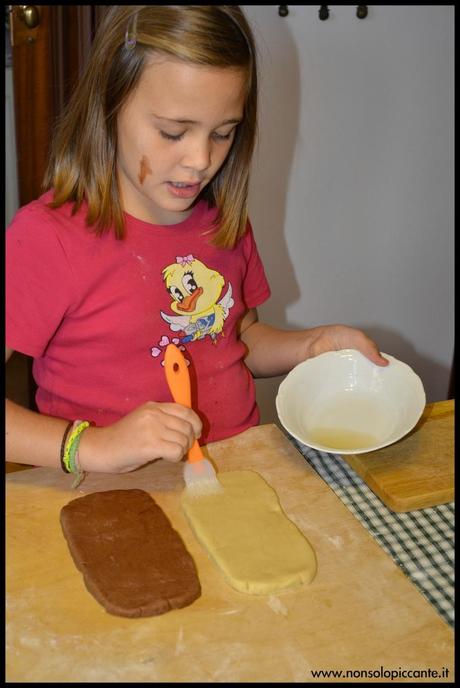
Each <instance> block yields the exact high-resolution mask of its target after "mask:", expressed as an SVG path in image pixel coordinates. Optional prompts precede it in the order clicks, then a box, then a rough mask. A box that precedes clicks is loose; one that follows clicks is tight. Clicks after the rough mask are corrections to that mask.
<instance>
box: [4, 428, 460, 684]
mask: <svg viewBox="0 0 460 688" xmlns="http://www.w3.org/2000/svg"><path fill="white" fill-rule="evenodd" d="M205 453H207V454H208V456H209V457H210V458H211V459H213V460H214V462H215V464H216V465H217V467H218V470H220V471H228V470H234V469H241V468H250V469H253V470H255V471H257V472H258V473H260V475H262V476H263V477H264V478H265V480H267V482H269V483H270V485H272V487H273V488H274V489H275V490H276V492H277V493H278V496H279V499H280V502H281V504H282V506H283V508H284V510H285V512H286V513H287V515H288V516H289V517H290V518H291V520H292V521H294V522H295V523H296V524H297V526H298V527H299V528H300V529H301V530H302V531H303V532H304V534H305V535H306V537H307V538H308V540H309V541H310V542H311V544H312V545H313V547H314V549H315V550H316V554H317V558H318V573H317V576H316V578H315V579H314V581H313V582H312V583H311V584H310V585H306V586H303V587H302V588H300V589H297V590H294V591H291V592H285V593H284V594H279V595H270V596H253V595H246V594H244V593H239V592H237V591H235V590H233V588H231V587H230V586H229V585H228V584H227V583H226V582H225V580H224V579H223V577H222V575H221V574H220V572H219V570H218V569H217V568H216V567H215V565H214V564H213V563H212V562H211V560H210V559H209V558H208V556H207V554H206V553H205V552H204V551H203V550H202V549H201V546H200V545H199V543H198V542H197V541H196V539H195V537H194V535H193V533H192V531H191V529H190V527H189V525H188V523H187V521H186V520H185V517H184V515H183V513H182V511H181V508H180V502H179V499H180V494H181V491H182V489H183V478H182V465H181V464H170V463H167V462H164V461H157V462H155V463H153V464H151V465H149V466H145V467H144V468H142V469H140V470H138V471H135V472H133V473H127V474H124V475H102V474H91V475H88V476H87V478H86V480H85V481H84V483H83V484H82V485H81V486H80V487H79V488H78V489H77V490H75V491H71V490H70V483H71V478H70V476H66V475H64V474H63V473H61V472H60V471H58V470H53V469H49V468H35V469H31V470H29V471H21V472H18V473H10V474H9V475H8V476H7V478H6V481H7V524H6V525H7V528H6V534H7V551H6V563H7V581H6V585H7V608H6V612H7V618H6V621H7V656H6V665H7V681H9V682H19V681H25V682H45V681H51V682H64V683H69V682H95V683H98V682H112V683H121V682H144V683H145V682H243V681H248V682H260V681H263V682H269V683H270V682H280V681H283V682H301V683H303V682H312V681H323V682H324V681H327V682H331V681H333V680H334V679H331V678H328V679H324V678H323V679H314V678H313V676H312V674H311V673H310V672H311V671H312V670H313V671H315V670H318V669H325V670H332V669H335V670H342V671H345V670H353V671H355V672H356V671H359V670H368V671H369V670H375V671H380V670H381V667H383V669H384V670H388V671H390V670H392V669H393V670H396V671H397V670H407V669H411V670H417V671H420V670H428V669H429V670H431V671H433V670H437V671H442V670H443V668H448V669H449V676H448V678H437V679H435V678H433V679H422V680H428V681H430V680H431V681H432V682H437V683H439V682H442V681H449V682H450V681H452V680H453V634H452V630H451V629H450V628H449V626H448V625H447V624H446V623H444V621H443V620H442V619H441V618H440V617H439V616H438V614H437V613H436V612H435V611H434V609H433V608H432V606H431V605H430V604H429V603H428V602H427V601H426V600H425V599H424V598H423V597H422V595H421V594H420V593H419V592H418V591H417V589H416V588H415V587H414V586H413V584H412V583H411V582H410V580H409V579H408V578H406V577H405V576H404V574H403V573H402V572H401V571H400V569H399V568H398V567H397V566H396V565H395V564H394V563H393V561H392V559H391V558H390V557H389V556H388V555H387V554H385V552H384V551H383V550H382V549H381V548H380V547H379V546H378V545H377V544H376V542H374V540H373V539H372V537H371V536H370V535H369V533H368V532H367V531H366V530H365V529H364V528H363V527H362V526H361V525H360V523H359V522H358V521H357V520H356V519H355V518H354V517H353V515H352V514H351V513H350V512H349V511H348V509H347V508H346V507H345V506H344V505H343V504H342V503H341V502H340V500H339V499H338V498H337V497H336V496H335V495H334V493H333V492H332V491H331V490H330V489H329V487H328V486H327V485H326V484H325V483H324V482H323V481H322V480H321V478H320V477H319V476H318V475H317V474H316V473H315V472H314V471H313V470H312V469H311V468H310V467H309V466H308V464H307V463H306V461H305V460H304V459H303V457H302V456H301V454H300V453H299V452H298V451H297V450H296V449H295V448H294V447H293V446H292V445H291V443H290V442H289V441H288V440H287V439H286V438H285V437H284V436H283V434H282V433H281V432H280V430H279V429H278V428H277V427H276V426H274V425H264V426H260V427H257V428H251V429H250V430H248V431H246V432H244V433H242V434H241V435H238V436H236V437H234V438H231V439H229V440H226V441H222V442H217V443H214V444H210V445H208V447H207V448H205ZM120 488H121V489H129V488H141V489H144V490H146V491H147V492H150V493H151V494H152V496H153V497H154V499H155V500H156V501H157V502H158V503H159V504H160V506H161V507H162V508H163V510H164V511H165V513H166V514H167V515H168V517H169V518H170V520H171V522H172V524H173V526H174V527H175V528H176V529H177V531H178V532H179V533H180V534H181V536H182V538H183V540H184V542H185V544H186V546H187V548H188V549H189V551H190V553H191V554H192V556H193V557H194V559H195V561H196V564H197V568H198V573H199V577H200V580H201V585H202V596H201V597H200V598H199V599H198V600H196V601H195V602H194V603H193V604H192V605H190V606H189V607H186V608H184V609H179V610H174V611H171V612H169V613H167V614H164V615H162V616H157V617H151V618H147V619H145V618H144V619H142V618H140V619H127V618H121V617H116V616H112V615H110V614H108V613H107V612H106V611H105V610H104V609H103V608H102V607H101V606H100V605H99V604H98V603H97V602H96V600H95V599H94V598H93V597H92V596H91V595H90V594H89V593H88V592H87V590H86V588H85V586H84V583H83V578H82V576H81V574H80V573H79V571H78V570H77V569H76V568H75V566H74V564H73V561H72V559H71V556H70V553H69V551H68V548H67V544H66V541H65V540H64V537H63V535H62V532H61V527H60V524H59V513H60V510H61V508H62V507H63V506H64V505H65V504H67V503H68V502H69V501H70V500H72V499H74V498H76V497H79V496H81V495H82V494H86V493H89V492H94V491H97V490H108V489H120ZM336 680H337V682H341V683H343V682H354V683H356V682H359V681H360V680H363V681H364V680H366V681H367V680H369V679H367V678H362V679H360V678H358V677H357V676H356V674H355V676H354V677H352V678H348V679H346V678H337V679H336ZM370 680H373V679H372V678H371V679H370ZM375 680H377V681H379V680H382V679H381V678H380V679H379V678H375ZM383 680H388V679H383ZM400 680H402V681H404V680H405V679H404V678H402V679H400ZM406 680H408V681H410V679H406ZM412 681H413V679H412Z"/></svg>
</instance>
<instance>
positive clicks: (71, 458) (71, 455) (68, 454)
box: [61, 420, 90, 488]
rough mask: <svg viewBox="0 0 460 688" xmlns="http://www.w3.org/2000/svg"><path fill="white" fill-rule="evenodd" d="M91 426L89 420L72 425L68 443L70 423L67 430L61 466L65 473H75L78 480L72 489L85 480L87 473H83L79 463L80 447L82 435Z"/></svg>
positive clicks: (63, 443) (75, 422) (78, 421)
mask: <svg viewBox="0 0 460 688" xmlns="http://www.w3.org/2000/svg"><path fill="white" fill-rule="evenodd" d="M89 426H90V423H89V422H88V421H87V420H76V421H74V423H73V424H72V430H71V431H70V435H69V438H68V439H67V441H66V437H67V435H68V433H69V427H70V423H69V425H68V426H67V428H66V431H65V434H64V438H63V441H62V446H63V447H64V451H62V447H61V466H62V469H63V470H64V471H65V473H75V474H76V479H75V480H74V482H73V483H72V488H75V487H78V485H79V484H80V483H81V481H82V480H83V478H84V477H85V472H84V471H82V469H81V467H80V464H79V461H78V445H79V444H80V438H81V433H82V432H83V430H86V428H88V427H89Z"/></svg>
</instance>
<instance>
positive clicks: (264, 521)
mask: <svg viewBox="0 0 460 688" xmlns="http://www.w3.org/2000/svg"><path fill="white" fill-rule="evenodd" d="M219 481H220V483H221V484H222V485H223V487H224V491H223V492H222V493H219V494H218V495H212V496H210V495H208V496H201V497H196V496H190V494H189V493H187V490H185V491H184V493H183V495H182V498H181V503H182V508H183V510H184V512H185V515H186V516H187V519H188V521H189V523H190V525H191V527H192V529H193V531H194V533H195V535H196V537H197V538H198V540H199V541H200V542H201V544H202V545H203V546H204V547H205V549H206V550H207V551H208V553H209V555H210V556H211V558H212V559H213V560H214V562H215V563H216V564H217V565H218V567H219V568H220V569H221V570H222V572H223V574H224V576H225V578H226V579H227V581H228V582H229V583H230V585H231V586H232V587H233V588H235V589H236V590H239V591H240V592H246V593H253V594H270V593H275V592H280V591H282V590H285V589H288V588H293V587H297V586H299V585H302V584H304V583H310V582H311V581H312V580H313V578H314V576H315V573H316V568H317V565H316V556H315V552H314V550H313V548H312V547H311V545H310V543H309V542H308V540H307V539H306V538H305V536H304V535H303V534H302V533H301V531H300V530H299V529H298V528H297V526H296V525H295V524H294V523H293V522H292V521H290V520H289V519H288V517H287V516H286V514H285V513H284V512H283V510H282V509H281V505H280V503H279V500H278V496H277V494H276V492H275V491H274V490H273V489H272V488H271V487H270V485H268V483H266V482H265V480H264V479H263V478H262V477H261V476H260V475H259V474H258V473H255V472H254V471H228V472H224V473H219Z"/></svg>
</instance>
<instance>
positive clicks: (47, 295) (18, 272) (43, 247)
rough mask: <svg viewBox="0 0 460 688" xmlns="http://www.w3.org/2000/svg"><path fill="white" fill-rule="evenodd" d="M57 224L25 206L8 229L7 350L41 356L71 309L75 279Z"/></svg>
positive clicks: (39, 212) (6, 287)
mask: <svg viewBox="0 0 460 688" xmlns="http://www.w3.org/2000/svg"><path fill="white" fill-rule="evenodd" d="M53 224H54V222H53V220H52V219H51V217H50V218H48V217H43V214H42V212H41V211H40V210H37V209H34V208H33V207H32V208H31V207H30V206H25V207H24V208H22V209H21V210H20V211H19V212H18V213H17V214H16V216H15V218H14V219H13V222H12V223H11V224H10V226H9V227H8V228H7V230H6V251H5V254H6V262H5V270H6V279H5V292H6V314H5V315H6V317H5V327H6V345H7V346H8V347H10V348H12V349H13V350H14V351H19V352H21V353H24V354H27V355H29V356H33V357H38V356H41V355H42V354H43V352H44V351H45V349H46V347H47V345H48V343H49V341H50V340H51V338H52V337H53V334H54V333H55V332H56V330H57V328H58V327H59V324H60V323H61V321H62V319H63V317H64V315H65V314H66V313H67V312H68V310H69V309H70V308H71V307H72V302H73V300H74V296H73V292H74V285H75V280H74V277H73V272H72V268H71V265H69V261H68V259H67V256H66V254H65V252H64V249H63V247H62V245H61V243H60V241H59V238H58V234H57V232H56V228H55V227H54V226H53Z"/></svg>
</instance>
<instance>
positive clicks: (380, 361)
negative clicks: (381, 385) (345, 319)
mask: <svg viewBox="0 0 460 688" xmlns="http://www.w3.org/2000/svg"><path fill="white" fill-rule="evenodd" d="M308 333H309V338H308V339H309V341H308V342H306V344H307V351H306V352H305V353H306V356H305V358H311V357H313V356H318V355H319V354H323V353H325V352H326V351H338V350H340V349H357V350H358V351H360V352H361V353H362V354H363V355H364V356H366V358H368V359H369V360H370V361H372V362H373V363H375V364H376V365H380V366H386V365H388V363H389V361H388V360H387V359H386V358H383V356H381V354H380V351H379V350H378V348H377V344H376V343H375V342H374V341H373V340H372V339H371V338H370V337H368V336H367V335H366V334H365V333H364V332H362V331H361V330H357V329H355V328H354V327H348V326H347V325H321V326H320V327H314V328H312V329H311V330H309V331H308Z"/></svg>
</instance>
